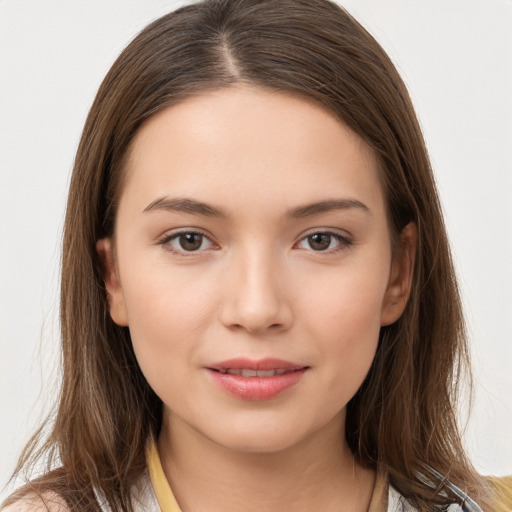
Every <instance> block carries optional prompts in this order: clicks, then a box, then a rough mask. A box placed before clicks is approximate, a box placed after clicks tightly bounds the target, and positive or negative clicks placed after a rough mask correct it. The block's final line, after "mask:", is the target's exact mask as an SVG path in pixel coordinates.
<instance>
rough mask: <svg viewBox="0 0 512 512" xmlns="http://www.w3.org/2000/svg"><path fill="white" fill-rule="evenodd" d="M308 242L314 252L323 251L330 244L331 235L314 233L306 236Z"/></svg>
mask: <svg viewBox="0 0 512 512" xmlns="http://www.w3.org/2000/svg"><path fill="white" fill-rule="evenodd" d="M308 242H309V245H310V247H311V248H312V249H314V250H315V251H325V249H328V248H329V245H330V244H331V235H329V234H327V233H315V234H314V235H310V236H308Z"/></svg>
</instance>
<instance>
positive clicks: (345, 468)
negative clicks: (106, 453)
mask: <svg viewBox="0 0 512 512" xmlns="http://www.w3.org/2000/svg"><path fill="white" fill-rule="evenodd" d="M125 172H126V179H125V181H124V185H123V190H122V191H121V197H120V203H119V210H118V212H117V218H116V225H115V235H114V238H113V239H103V240H100V241H98V244H97V249H98V253H99V255H100V257H101V259H102V261H103V264H104V268H105V283H106V287H107V290H108V295H109V303H110V313H111V316H112V319H113V320H114V321H115V322H116V323H117V324H119V325H123V326H128V327H129V329H130V333H131V337H132V341H133V346H134V350H135V353H136V356H137V359H138V361H139V364H140V367H141V369H142V371H143V372H144V375H145V376H146V378H147V380H148V382H149V384H150V386H151V387H152V388H153V389H154V390H155V392H156V393H157V395H158V396H159V397H160V398H161V399H162V401H163V403H164V422H163V428H162V432H161V435H160V438H159V440H158V449H159V453H160V457H161V459H162V464H163V467H164V471H165V474H166V476H167V478H168V479H169V481H170V484H171V487H172V489H173V492H174V493H175V495H176V498H177V501H178V502H179V503H180V506H181V507H182V509H183V510H184V511H185V512H189V511H192V512H195V511H226V510H229V511H234V512H235V511H244V512H247V511H252V510H255V511H256V510H258V511H269V512H270V511H280V512H281V511H283V510H294V511H296V512H300V511H306V510H307V511H311V510H323V511H330V510H332V511H334V510H336V511H339V510H347V511H364V510H367V508H368V505H369V502H370V498H371V494H372V491H373V485H374V478H375V475H374V472H373V471H372V470H369V469H365V468H363V467H360V466H359V465H358V464H357V463H356V461H355V460H354V458H353V456H352V454H351V452H350V450H349V449H348V446H347V444H346V441H345V438H344V434H343V433H344V425H345V411H346V405H347V403H348V401H349V400H350V399H351V398H352V396H354V394H355V393H356V391H357V389H358V388H359V387H360V385H361V384H362V382H363V380H364V378H365V376H366V374H367V372H368V370H369V368H370V365H371V363H372V360H373V358H374V356H375V351H376V348H377V343H378V337H379V330H380V328H381V326H382V325H387V324H391V323H393V322H395V321H396V320H397V319H398V318H399V316H400V315H401V314H402V312H403V309H404V307H405V305H406V302H407V300H408V297H409V293H410V288H411V280H412V273H413V267H414V253H415V247H416V229H415V226H414V225H413V224H410V225H408V226H406V228H405V229H404V230H403V232H402V233H401V234H400V244H399V247H398V249H397V250H396V251H395V252H394V253H393V254H394V256H392V250H391V241H390V240H391V237H390V231H389V227H388V219H387V216H386V205H385V198H384V195H383V189H382V186H381V181H380V179H379V170H378V166H377V163H376V161H375V158H374V156H373V154H372V152H371V150H370V149H369V148H368V147H367V145H366V144H365V143H364V141H363V140H362V139H361V138H360V137H359V136H357V135H356V134H355V133H353V132H352V131H351V130H349V129H348V128H347V127H346V126H345V125H344V124H343V123H341V122H340V121H339V120H338V119H336V118H335V117H334V116H333V115H332V114H330V113H329V112H327V111H326V110H325V109H323V108H322V107H320V106H318V105H316V104H314V103H312V102H310V101H307V100H304V99H300V98H297V97H294V96H291V95H287V94H284V93H278V92H275V91H269V90H266V89H263V88H258V87H250V86H245V85H244V86H241V85H240V86H236V87H231V88H226V89H221V90H216V91H211V92H205V93H202V94H200V95H197V96H193V97H191V98H189V99H186V100H185V101H183V102H181V103H178V104H177V105H174V106H171V107H169V108H167V109H165V110H163V111H161V112H159V113H157V114H156V115H155V116H153V117H152V118H150V119H149V120H148V121H147V122H146V123H145V124H144V125H143V127H142V128H141V129H140V130H139V132H138V133H137V135H136V137H135V140H134V143H133V145H132V148H131V151H130V154H129V158H128V160H127V165H126V169H125ZM312 205H313V206H312ZM237 357H245V358H249V359H254V360H260V359H263V358H279V359H284V360H286V361H291V362H294V363H297V364H300V365H301V366H306V367H307V371H306V372H305V373H304V375H303V377H302V378H301V379H300V381H299V382H298V383H297V384H295V385H294V386H292V387H291V388H289V389H287V390H286V391H285V392H283V393H281V394H280V395H278V396H277V397H274V398H272V399H270V400H259V401H250V400H243V399H240V398H236V397H234V396H232V395H230V394H229V393H226V391H225V390H223V389H222V388H221V387H219V386H218V385H216V384H215V382H214V381H213V379H212V378H211V372H210V371H209V370H208V367H209V366H211V365H212V364H214V363H216V362H218V361H224V360H228V359H233V358H237ZM248 378H249V377H248Z"/></svg>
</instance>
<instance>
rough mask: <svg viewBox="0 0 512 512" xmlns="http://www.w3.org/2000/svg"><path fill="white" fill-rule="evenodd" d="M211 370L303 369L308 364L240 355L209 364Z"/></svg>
mask: <svg viewBox="0 0 512 512" xmlns="http://www.w3.org/2000/svg"><path fill="white" fill-rule="evenodd" d="M207 368H208V369H210V370H217V371H221V370H256V371H257V370H263V371H264V370H288V371H292V370H301V369H303V368H307V366H306V365H303V364H298V363H294V362H291V361H285V360H283V359H276V358H272V357H268V358H265V359H248V358H244V357H238V358H235V359H228V360H226V361H221V362H218V363H214V364H212V365H208V366H207Z"/></svg>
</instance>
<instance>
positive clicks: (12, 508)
mask: <svg viewBox="0 0 512 512" xmlns="http://www.w3.org/2000/svg"><path fill="white" fill-rule="evenodd" d="M8 503H9V502H8ZM0 512H69V507H68V506H67V504H66V502H65V501H64V499H63V498H61V497H60V496H59V495H58V494H56V493H54V492H46V493H44V494H42V495H41V496H38V495H36V494H28V495H26V496H23V497H22V498H20V499H17V500H15V501H13V502H10V503H9V504H8V505H7V506H6V507H4V508H2V509H1V510H0Z"/></svg>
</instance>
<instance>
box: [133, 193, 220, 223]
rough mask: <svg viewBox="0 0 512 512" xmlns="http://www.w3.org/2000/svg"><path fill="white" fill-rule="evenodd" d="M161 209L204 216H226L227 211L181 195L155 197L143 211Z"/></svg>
mask: <svg viewBox="0 0 512 512" xmlns="http://www.w3.org/2000/svg"><path fill="white" fill-rule="evenodd" d="M162 210H163V211H167V212H183V213H190V214H192V215H202V216H204V217H220V218H227V217H228V215H227V213H226V212H224V211H223V210H221V209H220V208H216V207H215V206H212V205H209V204H207V203H202V202H201V201H196V200H194V199H187V198H181V197H175V198H169V197H161V198H160V199H156V200H155V201H153V202H152V203H150V204H148V206H146V208H144V210H143V211H144V212H151V211H162Z"/></svg>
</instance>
